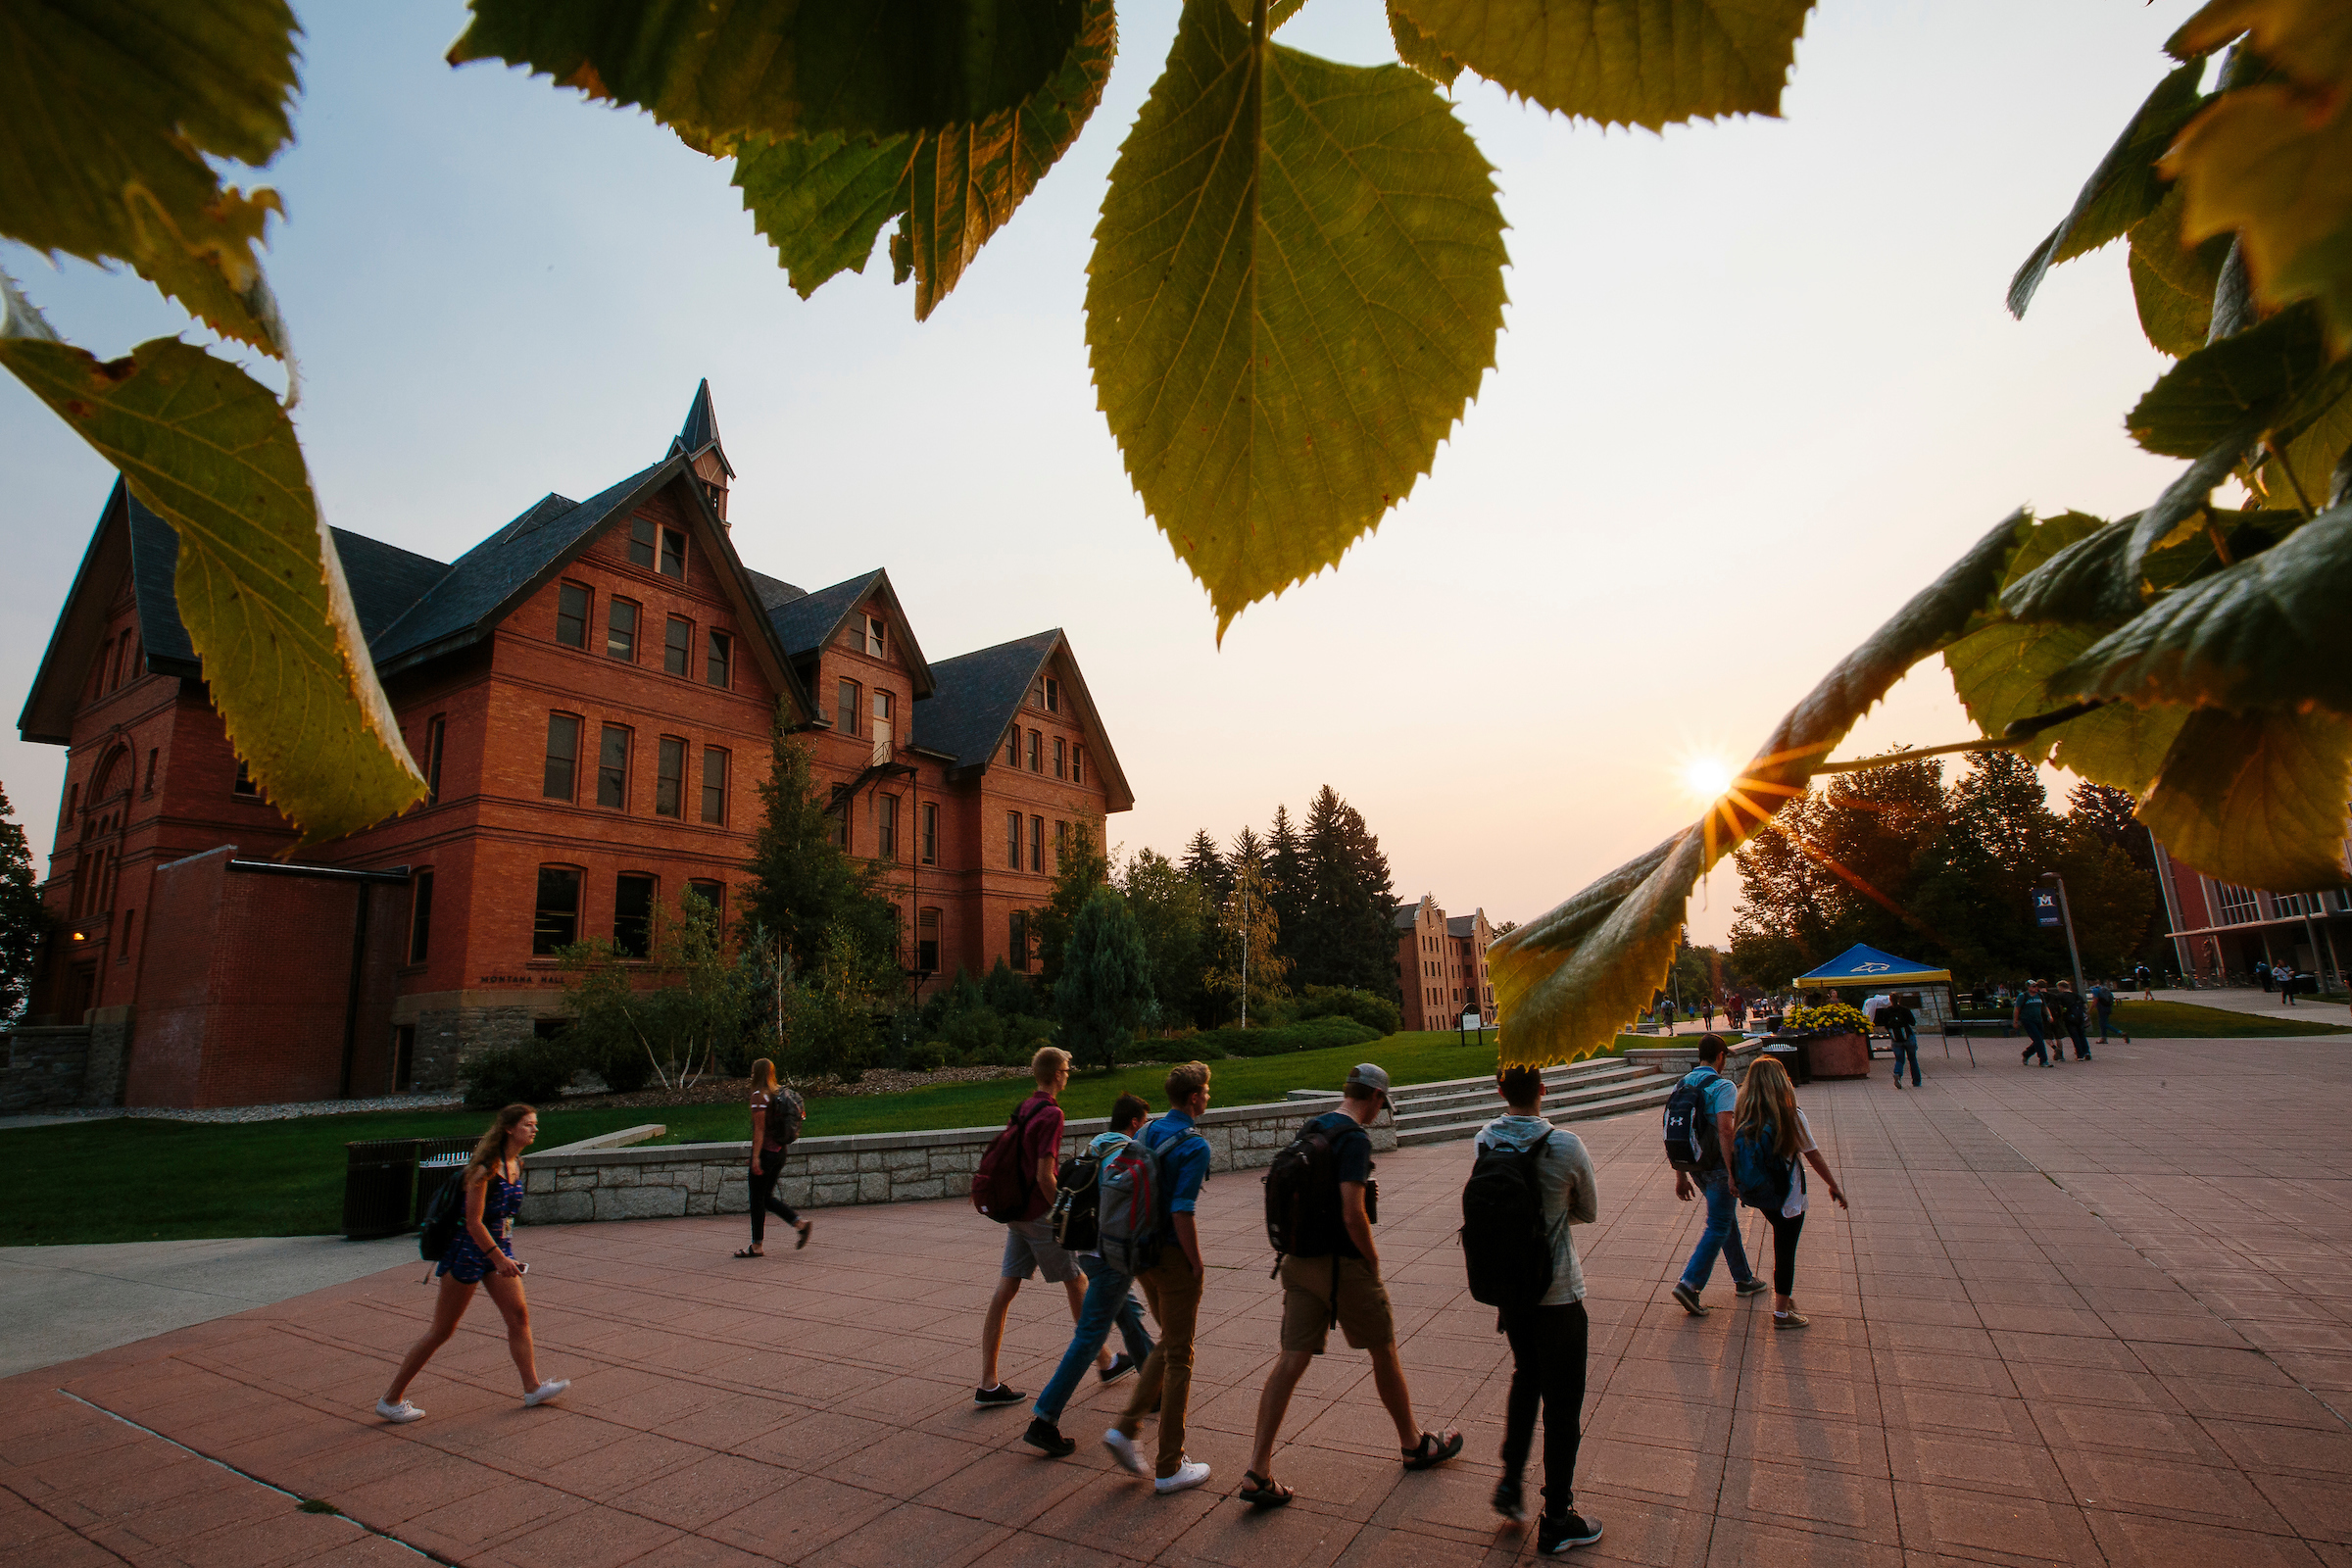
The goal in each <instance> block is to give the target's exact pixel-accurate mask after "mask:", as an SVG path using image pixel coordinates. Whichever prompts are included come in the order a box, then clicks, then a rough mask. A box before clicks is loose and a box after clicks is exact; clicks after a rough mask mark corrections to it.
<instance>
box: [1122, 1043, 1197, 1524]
mask: <svg viewBox="0 0 2352 1568" xmlns="http://www.w3.org/2000/svg"><path fill="white" fill-rule="evenodd" d="M1165 1087H1166V1089H1167V1094H1168V1113H1167V1114H1166V1115H1164V1116H1162V1117H1160V1118H1159V1119H1158V1120H1157V1121H1154V1122H1152V1124H1151V1125H1149V1126H1147V1127H1146V1128H1145V1129H1144V1132H1143V1138H1142V1143H1143V1146H1144V1147H1145V1148H1146V1149H1149V1150H1152V1152H1155V1153H1157V1154H1158V1155H1159V1156H1160V1171H1161V1175H1162V1176H1163V1177H1164V1178H1165V1179H1166V1181H1167V1184H1168V1228H1169V1234H1168V1235H1167V1236H1165V1237H1163V1238H1161V1240H1160V1248H1159V1261H1157V1262H1156V1263H1153V1264H1152V1266H1151V1267H1150V1268H1148V1269H1146V1270H1144V1271H1143V1272H1142V1273H1141V1274H1138V1275H1137V1276H1136V1277H1135V1279H1136V1283H1137V1284H1138V1285H1141V1286H1142V1287H1143V1288H1144V1299H1145V1300H1147V1301H1149V1302H1150V1303H1151V1304H1152V1318H1153V1320H1155V1321H1156V1322H1157V1323H1158V1324H1159V1343H1158V1344H1157V1345H1155V1346H1153V1347H1152V1354H1151V1357H1150V1358H1149V1359H1148V1360H1146V1361H1145V1362H1144V1375H1143V1378H1142V1379H1141V1381H1139V1382H1138V1383H1137V1384H1136V1386H1135V1393H1134V1394H1132V1395H1131V1396H1129V1397H1128V1399H1127V1408H1126V1410H1125V1412H1124V1413H1122V1414H1121V1415H1120V1416H1119V1419H1118V1423H1117V1424H1116V1425H1115V1426H1113V1427H1112V1428H1111V1429H1110V1430H1109V1431H1107V1432H1105V1433H1103V1446H1104V1447H1106V1448H1108V1449H1109V1450H1110V1451H1111V1454H1112V1456H1113V1457H1114V1458H1116V1459H1117V1460H1118V1461H1119V1463H1121V1464H1123V1465H1125V1466H1126V1467H1127V1468H1128V1469H1130V1470H1132V1471H1134V1472H1135V1473H1136V1474H1137V1475H1139V1476H1140V1475H1142V1474H1143V1473H1144V1456H1143V1452H1142V1450H1140V1449H1139V1448H1137V1446H1136V1445H1135V1438H1136V1434H1137V1433H1139V1432H1141V1431H1142V1430H1143V1426H1144V1417H1145V1416H1147V1415H1149V1414H1151V1413H1152V1409H1153V1408H1154V1407H1156V1408H1157V1409H1158V1411H1159V1455H1158V1463H1157V1465H1156V1466H1155V1467H1154V1468H1153V1470H1152V1490H1153V1491H1155V1492H1158V1493H1162V1494H1165V1493H1170V1492H1183V1491H1185V1490H1186V1489H1188V1488H1191V1487H1197V1486H1199V1485H1201V1482H1203V1481H1206V1480H1207V1479H1208V1466H1207V1465H1205V1464H1202V1463H1201V1461H1200V1460H1198V1459H1194V1458H1192V1457H1190V1456H1188V1455H1187V1454H1186V1453H1185V1451H1184V1417H1185V1410H1186V1407H1187V1405H1188V1404H1189V1403H1190V1402H1191V1399H1192V1391H1193V1332H1194V1329H1195V1326H1196V1325H1197V1324H1198V1323H1199V1322H1200V1319H1201V1284H1202V1282H1203V1281H1204V1280H1205V1279H1206V1277H1207V1272H1208V1266H1207V1264H1206V1263H1204V1262H1202V1261H1201V1231H1200V1228H1199V1226H1198V1225H1197V1224H1196V1223H1195V1221H1194V1218H1193V1214H1194V1209H1195V1206H1196V1205H1197V1204H1198V1203H1199V1202H1200V1201H1201V1184H1202V1183H1204V1182H1206V1181H1207V1180H1208V1152H1209V1151H1208V1140H1207V1139H1206V1138H1204V1137H1202V1136H1201V1131H1200V1129H1199V1128H1198V1127H1196V1126H1194V1123H1195V1122H1197V1121H1199V1120H1200V1119H1201V1116H1202V1115H1203V1114H1205V1113H1206V1111H1207V1110H1208V1064H1207V1063H1205V1062H1200V1061H1186V1062H1179V1063H1178V1064H1177V1065H1175V1066H1173V1067H1170V1068H1169V1069H1168V1076H1167V1081H1166V1084H1165Z"/></svg>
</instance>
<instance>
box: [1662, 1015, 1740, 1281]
mask: <svg viewBox="0 0 2352 1568" xmlns="http://www.w3.org/2000/svg"><path fill="white" fill-rule="evenodd" d="M1726 1051H1727V1048H1726V1047H1725V1045H1724V1043H1723V1037H1722V1036H1720V1035H1701V1036H1700V1037H1699V1041H1698V1065H1697V1066H1695V1067H1693V1068H1691V1071H1690V1072H1689V1073H1688V1074H1686V1075H1685V1076H1684V1078H1683V1081H1682V1083H1681V1084H1679V1085H1677V1086H1676V1088H1675V1098H1674V1099H1670V1100H1669V1101H1667V1103H1666V1110H1667V1117H1668V1122H1669V1127H1668V1131H1669V1133H1672V1132H1673V1131H1674V1130H1675V1129H1674V1126H1673V1118H1674V1115H1675V1113H1676V1112H1677V1111H1678V1110H1679V1109H1682V1108H1683V1104H1684V1103H1688V1102H1689V1101H1690V1100H1691V1099H1692V1098H1695V1100H1696V1104H1695V1107H1694V1108H1692V1109H1691V1111H1690V1112H1689V1114H1690V1117H1691V1123H1690V1127H1691V1130H1690V1139H1689V1142H1690V1148H1689V1149H1687V1150H1686V1151H1685V1154H1686V1157H1685V1158H1683V1159H1682V1160H1681V1161H1680V1162H1679V1163H1677V1164H1676V1165H1675V1170H1674V1196H1675V1197H1677V1198H1679V1199H1681V1200H1682V1201H1684V1202H1686V1203H1688V1202H1689V1201H1691V1198H1692V1197H1693V1196H1696V1197H1700V1198H1703V1199H1704V1200H1705V1201H1706V1205H1707V1225H1706V1229H1704V1230H1702V1231H1700V1232H1699V1233H1698V1245H1697V1246H1696V1247H1694V1248H1692V1249H1691V1257H1690V1260H1689V1261H1688V1262H1686V1263H1684V1264H1683V1273H1682V1277H1681V1278H1680V1279H1678V1280H1677V1281H1675V1285H1674V1299H1676V1300H1677V1301H1680V1302H1681V1303H1682V1306H1683V1310H1684V1311H1686V1312H1688V1313H1690V1314H1691V1316H1692V1317H1705V1316H1706V1315H1707V1305H1706V1303H1705V1302H1704V1301H1702V1300H1700V1299H1699V1293H1700V1292H1701V1291H1703V1290H1705V1289H1706V1288H1707V1278H1708V1276H1709V1275H1711V1274H1713V1273H1714V1272H1715V1258H1716V1254H1717V1253H1721V1254H1722V1256H1723V1260H1724V1262H1725V1263H1726V1264H1727V1265H1728V1266H1729V1267H1730V1268H1731V1271H1732V1290H1733V1292H1734V1294H1736V1295H1740V1296H1754V1295H1756V1294H1757V1293H1758V1292H1760V1291H1762V1290H1763V1289H1764V1282H1763V1281H1762V1280H1760V1279H1758V1278H1756V1271H1755V1270H1754V1269H1753V1268H1751V1267H1749V1266H1748V1261H1747V1249H1746V1247H1745V1246H1744V1245H1742V1244H1741V1242H1740V1199H1739V1195H1738V1194H1736V1193H1735V1192H1733V1190H1732V1179H1731V1175H1730V1173H1729V1171H1728V1170H1726V1168H1725V1166H1724V1156H1725V1155H1726V1154H1727V1153H1729V1152H1730V1151H1731V1147H1732V1110H1733V1107H1734V1105H1735V1104H1736V1103H1738V1097H1739V1093H1740V1091H1739V1089H1738V1088H1737V1087H1736V1086H1735V1085H1734V1084H1733V1083H1732V1081H1731V1080H1730V1079H1729V1078H1727V1077H1725V1076H1724V1075H1723V1063H1724V1058H1725V1054H1726ZM1686 1089H1688V1090H1690V1091H1691V1095H1690V1096H1686V1095H1685V1094H1684V1090H1686ZM1673 1142H1674V1141H1673V1140H1672V1139H1671V1138H1670V1139H1669V1148H1670V1149H1671V1147H1672V1144H1673ZM1691 1155H1695V1157H1689V1156H1691ZM1672 1157H1673V1156H1672V1154H1671V1153H1670V1155H1669V1158H1672ZM1686 1166H1688V1167H1690V1168H1685V1167H1686Z"/></svg>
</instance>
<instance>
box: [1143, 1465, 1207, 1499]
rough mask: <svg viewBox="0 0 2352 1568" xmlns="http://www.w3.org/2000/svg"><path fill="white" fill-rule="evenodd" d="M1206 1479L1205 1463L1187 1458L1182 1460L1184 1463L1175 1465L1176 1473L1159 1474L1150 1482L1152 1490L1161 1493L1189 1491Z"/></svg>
mask: <svg viewBox="0 0 2352 1568" xmlns="http://www.w3.org/2000/svg"><path fill="white" fill-rule="evenodd" d="M1207 1479H1208V1466H1207V1465H1204V1464H1202V1463H1201V1461H1200V1460H1198V1459H1187V1460H1185V1461H1184V1463H1182V1464H1180V1465H1178V1466H1177V1467H1176V1473H1175V1474H1174V1475H1172V1476H1161V1477H1160V1478H1159V1479H1158V1480H1156V1481H1154V1482H1152V1491H1153V1492H1157V1493H1160V1494H1162V1495H1165V1494H1167V1493H1170V1492H1189V1491H1191V1490H1192V1489H1193V1488H1195V1487H1197V1486H1199V1485H1200V1484H1201V1482H1203V1481H1206V1480H1207Z"/></svg>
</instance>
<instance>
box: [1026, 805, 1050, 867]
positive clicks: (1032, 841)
mask: <svg viewBox="0 0 2352 1568" xmlns="http://www.w3.org/2000/svg"><path fill="white" fill-rule="evenodd" d="M1045 868H1046V819H1045V818H1044V817H1042V816H1033V817H1031V818H1030V819H1029V869H1030V870H1032V871H1043V870H1044V869H1045Z"/></svg>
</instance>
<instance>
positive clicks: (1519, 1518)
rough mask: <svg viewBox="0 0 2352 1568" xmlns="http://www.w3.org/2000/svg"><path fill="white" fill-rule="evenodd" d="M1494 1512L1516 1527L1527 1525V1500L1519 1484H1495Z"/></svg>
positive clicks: (1512, 1482) (1498, 1482)
mask: <svg viewBox="0 0 2352 1568" xmlns="http://www.w3.org/2000/svg"><path fill="white" fill-rule="evenodd" d="M1495 1512H1496V1513H1498V1514H1500V1515H1502V1516H1503V1517H1504V1518H1505V1519H1508V1520H1509V1521H1510V1522H1511V1523H1513V1524H1515V1525H1523V1524H1525V1523H1527V1499H1526V1497H1525V1495H1523V1492H1522V1489H1521V1487H1520V1484H1519V1483H1518V1482H1516V1481H1497V1482H1495Z"/></svg>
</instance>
